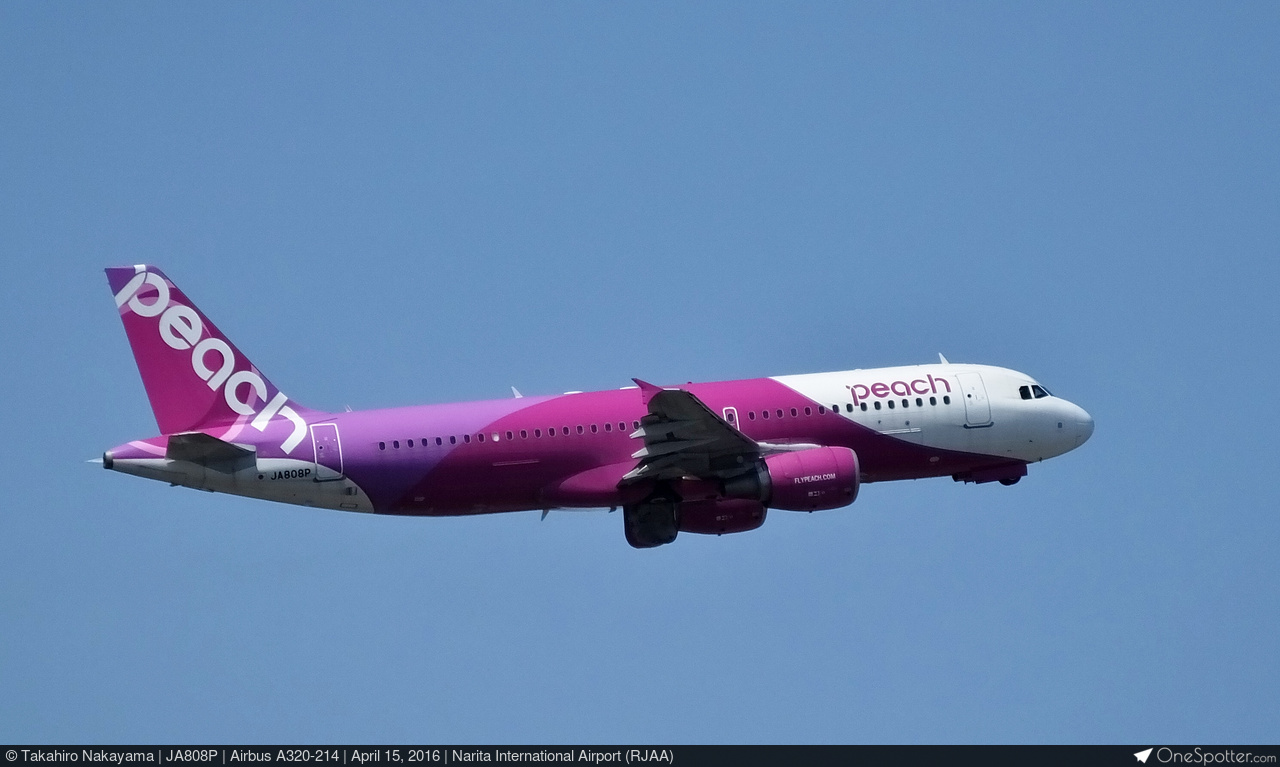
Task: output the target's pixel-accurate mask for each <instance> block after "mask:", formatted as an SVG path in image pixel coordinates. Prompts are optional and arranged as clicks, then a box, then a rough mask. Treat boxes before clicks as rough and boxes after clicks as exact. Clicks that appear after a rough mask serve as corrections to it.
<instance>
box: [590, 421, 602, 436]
mask: <svg viewBox="0 0 1280 767" xmlns="http://www.w3.org/2000/svg"><path fill="white" fill-rule="evenodd" d="M598 431H600V430H599V429H597V428H596V425H595V424H594V423H593V424H591V433H592V434H595V433H597V432H598Z"/></svg>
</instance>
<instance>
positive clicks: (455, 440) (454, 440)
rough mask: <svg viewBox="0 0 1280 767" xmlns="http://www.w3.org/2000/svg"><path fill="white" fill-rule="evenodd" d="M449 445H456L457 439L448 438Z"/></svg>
mask: <svg viewBox="0 0 1280 767" xmlns="http://www.w3.org/2000/svg"><path fill="white" fill-rule="evenodd" d="M449 444H450V445H456V444H458V438H457V437H453V436H451V437H449Z"/></svg>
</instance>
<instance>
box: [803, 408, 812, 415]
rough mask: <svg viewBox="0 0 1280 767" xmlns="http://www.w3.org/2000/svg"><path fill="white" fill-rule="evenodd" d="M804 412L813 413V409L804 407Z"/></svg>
mask: <svg viewBox="0 0 1280 767" xmlns="http://www.w3.org/2000/svg"><path fill="white" fill-rule="evenodd" d="M804 414H805V415H813V411H812V410H810V409H809V408H807V407H806V408H805V409H804Z"/></svg>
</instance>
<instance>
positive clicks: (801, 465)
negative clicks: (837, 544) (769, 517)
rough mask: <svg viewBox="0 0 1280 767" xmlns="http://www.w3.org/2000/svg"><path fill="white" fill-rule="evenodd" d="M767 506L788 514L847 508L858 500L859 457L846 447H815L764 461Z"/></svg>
mask: <svg viewBox="0 0 1280 767" xmlns="http://www.w3.org/2000/svg"><path fill="white" fill-rule="evenodd" d="M764 463H765V467H766V468H767V470H768V474H769V485H770V492H769V494H768V496H767V498H768V500H767V505H768V506H769V507H770V508H774V509H786V510H789V511H817V510H819V509H838V508H840V507H841V506H848V505H849V504H851V503H853V500H854V499H855V498H857V497H858V456H857V454H855V453H854V452H853V451H852V450H850V449H849V448H847V447H815V448H811V449H809V450H799V451H796V452H794V453H779V454H778V455H771V456H769V457H768V458H765V459H764Z"/></svg>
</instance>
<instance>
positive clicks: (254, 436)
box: [102, 265, 1093, 548]
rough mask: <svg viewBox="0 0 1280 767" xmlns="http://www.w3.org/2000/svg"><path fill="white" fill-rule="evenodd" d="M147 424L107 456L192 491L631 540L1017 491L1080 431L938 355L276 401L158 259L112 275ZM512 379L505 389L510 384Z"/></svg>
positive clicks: (1039, 402)
mask: <svg viewBox="0 0 1280 767" xmlns="http://www.w3.org/2000/svg"><path fill="white" fill-rule="evenodd" d="M106 272H107V279H108V281H109V283H110V285H111V291H112V293H113V294H114V295H115V299H116V306H117V307H118V308H119V310H120V318H121V320H123V322H124V327H125V332H126V333H127V334H128V337H129V343H130V345H131V346H132V347H133V355H134V359H135V360H136V362H137V363H138V370H139V371H140V372H141V373H142V383H143V385H144V386H145V387H146V390H147V396H148V397H149V398H150V400H151V408H152V410H153V411H154V412H155V417H156V423H157V424H158V425H159V427H160V436H157V437H151V438H149V439H142V440H135V441H133V442H129V443H126V444H124V445H120V446H119V447H115V448H112V449H111V450H108V451H107V452H106V453H104V454H103V457H102V463H103V466H105V467H106V468H108V469H113V470H115V471H120V472H124V473H126V474H135V475H137V476H140V477H147V478H149V479H158V480H162V481H165V482H169V483H172V484H174V485H183V486H185V487H192V488H197V489H201V490H210V491H215V492H223V493H234V494H236V495H245V496H249V497H253V498H263V499H266V500H271V501H281V502H284V503H294V504H300V505H304V506H315V507H320V508H328V509H340V510H345V511H362V512H374V513H379V514H408V515H425V516H440V515H463V514H487V513H492V512H500V511H528V510H539V509H540V510H542V511H543V514H544V515H545V513H546V511H547V510H549V509H558V508H603V507H610V508H616V507H619V506H620V507H622V520H623V528H624V531H625V533H626V539H627V542H628V543H630V544H631V545H632V546H634V547H636V548H649V547H653V546H660V545H662V544H666V543H671V542H672V541H674V540H675V539H676V535H677V534H678V533H680V532H687V533H709V534H723V533H738V532H743V531H747V530H753V529H755V528H757V527H759V526H760V525H762V524H763V523H764V520H765V514H766V511H767V510H768V509H786V510H794V511H815V510H819V509H835V508H839V507H842V506H847V505H849V504H851V503H853V501H854V499H855V498H856V497H857V495H858V487H859V485H860V484H862V483H864V482H885V481H889V480H896V479H918V478H924V477H946V476H949V477H952V478H953V479H955V480H957V481H962V482H976V483H983V482H1001V483H1003V484H1006V485H1012V484H1014V483H1015V482H1017V481H1018V480H1019V479H1020V478H1021V477H1023V476H1025V475H1026V473H1027V464H1029V463H1033V462H1036V461H1042V460H1044V459H1046V458H1052V457H1053V456H1057V455H1061V454H1063V453H1065V452H1067V451H1069V450H1073V449H1075V448H1076V447H1078V446H1080V445H1081V444H1083V443H1084V441H1085V440H1087V439H1088V438H1089V436H1090V435H1091V434H1092V433H1093V419H1092V418H1090V417H1089V414H1088V413H1086V412H1085V411H1084V410H1083V409H1081V408H1080V407H1078V406H1076V405H1073V404H1072V403H1070V402H1067V401H1066V400H1064V399H1060V398H1058V397H1054V396H1053V395H1051V394H1050V393H1049V392H1048V390H1047V389H1045V388H1044V387H1043V386H1041V385H1040V384H1039V383H1037V382H1036V381H1035V380H1033V379H1032V378H1031V377H1029V376H1027V375H1024V374H1023V373H1018V372H1016V371H1013V370H1007V369H1005V368H999V367H990V366H986V365H960V364H950V363H948V362H947V361H946V359H945V358H942V357H941V355H939V358H940V359H941V360H942V361H941V363H940V364H936V365H917V366H912V367H895V368H878V369H870V370H849V371H844V372H838V373H815V374H812V375H790V376H777V377H773V378H754V379H749V380H745V381H723V382H718V383H702V384H692V383H691V384H687V385H682V386H666V387H664V386H654V385H652V384H649V383H646V382H644V381H641V380H639V379H633V380H635V383H636V385H635V386H628V387H625V388H623V389H619V390H616V391H599V392H573V393H569V394H563V395H559V396H549V397H520V396H519V395H518V394H517V396H516V397H515V398H512V399H507V400H494V401H488V402H467V403H461V404H449V405H423V406H419V407H402V408H391V409H385V410H368V411H359V412H344V413H327V412H322V411H318V410H311V409H310V408H306V407H303V406H302V405H301V404H299V403H298V402H296V401H295V400H293V399H291V398H289V397H287V396H285V394H284V393H283V392H282V391H280V390H279V389H277V388H276V387H275V385H273V384H272V383H271V382H270V381H268V380H267V377H266V376H264V375H263V374H262V373H261V372H260V371H259V370H258V368H257V367H256V366H255V365H254V364H253V363H251V362H250V361H249V360H248V358H246V357H245V356H244V354H242V353H241V352H240V350H239V349H237V348H236V347H235V346H234V345H233V344H232V343H231V342H230V341H229V340H228V339H227V338H226V337H225V336H224V335H223V334H222V333H221V332H220V331H219V330H218V329H217V328H216V327H215V326H214V324H213V323H212V322H210V321H209V319H208V318H207V317H206V316H205V315H204V314H203V313H201V312H200V310H199V309H197V308H196V307H195V305H194V304H193V303H192V302H191V301H190V300H189V299H188V298H187V297H186V295H184V294H183V293H182V291H181V290H179V289H178V288H177V286H175V285H174V284H173V283H172V282H171V281H170V280H169V278H167V277H166V276H165V275H164V274H163V273H161V272H160V270H158V269H156V268H155V267H152V266H145V265H140V266H131V267H121V268H112V269H107V270H106ZM513 393H514V391H513Z"/></svg>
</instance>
